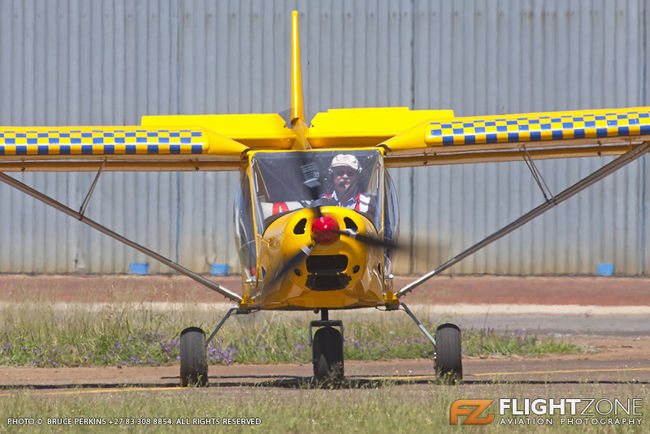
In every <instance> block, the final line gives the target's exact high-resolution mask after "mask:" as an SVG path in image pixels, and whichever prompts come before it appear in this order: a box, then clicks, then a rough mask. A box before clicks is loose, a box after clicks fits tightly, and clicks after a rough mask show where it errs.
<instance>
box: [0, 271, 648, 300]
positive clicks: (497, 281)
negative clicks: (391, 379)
mask: <svg viewBox="0 0 650 434" xmlns="http://www.w3.org/2000/svg"><path fill="white" fill-rule="evenodd" d="M416 278H417V277H416V276H397V277H396V278H395V285H394V287H395V288H396V289H398V288H401V287H403V286H405V285H406V284H407V283H409V282H411V281H413V280H415V279H416ZM210 279H212V280H214V281H215V282H218V283H219V284H221V285H223V286H225V287H226V288H228V289H230V290H233V291H235V292H237V293H241V278H240V277H239V276H225V277H214V276H211V277H210ZM27 300H29V301H60V302H132V301H135V302H140V301H144V302H150V301H157V302H198V303H217V302H224V301H227V300H226V299H225V298H223V297H222V296H221V295H219V294H217V293H215V292H213V291H211V290H209V289H206V288H204V287H202V286H201V285H199V284H198V283H196V282H194V281H193V280H191V279H189V278H187V277H184V276H126V275H105V276H98V275H90V276H67V275H66V276H60V275H54V276H42V275H39V276H30V275H12V274H5V275H0V301H27ZM405 301H406V302H408V303H414V304H454V303H469V304H541V305H567V304H571V305H592V306H650V279H645V278H616V277H502V276H463V277H448V276H440V277H435V278H432V279H430V280H429V281H427V282H426V283H425V284H424V285H422V286H421V287H419V288H417V289H415V290H414V291H412V292H411V293H410V294H408V295H407V296H406V297H405Z"/></svg>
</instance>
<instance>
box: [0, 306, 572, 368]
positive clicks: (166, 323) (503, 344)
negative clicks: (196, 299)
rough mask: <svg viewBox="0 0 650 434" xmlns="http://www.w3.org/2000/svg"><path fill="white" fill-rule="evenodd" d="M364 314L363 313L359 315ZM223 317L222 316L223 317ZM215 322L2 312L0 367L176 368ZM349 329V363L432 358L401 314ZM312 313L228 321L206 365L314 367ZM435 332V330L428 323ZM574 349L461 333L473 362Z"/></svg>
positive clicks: (114, 312) (132, 311)
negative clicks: (186, 341) (193, 339)
mask: <svg viewBox="0 0 650 434" xmlns="http://www.w3.org/2000/svg"><path fill="white" fill-rule="evenodd" d="M359 312H360V311H359ZM218 314H221V312H218ZM218 314H216V313H212V312H208V311H205V310H202V309H199V308H197V307H192V306H191V305H190V306H187V307H184V308H182V309H179V310H168V311H158V310H155V309H154V308H152V307H151V306H149V305H141V306H137V307H123V306H119V305H114V306H110V305H106V306H105V307H101V308H99V309H96V310H92V309H88V308H80V307H76V308H74V307H68V308H65V309H58V308H56V307H55V306H51V305H45V304H19V305H4V306H3V307H2V308H0V365H4V366H39V367H62V366H108V365H112V366H114V365H122V366H160V365H170V364H175V363H177V362H178V356H179V346H180V342H179V338H178V336H179V334H180V331H181V330H182V329H183V328H185V327H186V326H188V325H197V326H199V327H201V328H203V329H204V330H206V331H207V332H208V333H209V332H210V331H211V330H212V328H213V327H214V326H215V324H216V323H217V318H216V317H217V316H218ZM337 317H338V318H342V319H344V326H345V345H344V348H345V358H346V359H352V360H385V359H393V358H428V357H431V356H432V354H431V353H432V346H431V344H430V343H429V342H428V341H427V340H426V338H425V337H424V336H423V335H422V334H421V332H420V331H419V330H418V329H417V327H415V325H414V324H413V323H412V322H411V321H410V319H408V317H406V315H403V314H401V313H399V312H392V313H382V312H373V311H370V312H367V313H355V312H352V313H350V312H347V313H343V312H342V313H340V315H338V316H337ZM313 319H315V315H313V314H307V313H273V312H259V313H256V314H253V315H237V316H235V317H234V318H232V319H230V320H229V321H228V322H227V323H226V325H225V326H224V327H223V328H222V330H221V331H220V332H219V334H218V335H217V338H216V339H215V340H213V341H212V342H211V344H210V346H209V348H208V363H210V364H229V363H283V362H301V363H309V361H310V359H311V356H310V345H309V336H308V324H309V321H310V320H313ZM423 322H424V324H425V326H427V327H428V328H429V329H430V330H432V331H433V330H435V324H434V323H432V322H427V321H423ZM578 351H579V348H577V347H576V346H574V345H570V344H566V343H562V342H560V341H556V340H554V339H552V338H543V339H542V338H538V337H537V336H535V335H526V334H523V333H521V332H520V331H516V330H515V331H513V332H511V333H506V334H503V333H497V332H495V331H494V330H466V331H464V332H463V352H464V354H465V355H469V356H489V355H497V354H500V355H513V354H516V355H524V356H525V355H539V354H544V353H549V352H553V353H565V352H578Z"/></svg>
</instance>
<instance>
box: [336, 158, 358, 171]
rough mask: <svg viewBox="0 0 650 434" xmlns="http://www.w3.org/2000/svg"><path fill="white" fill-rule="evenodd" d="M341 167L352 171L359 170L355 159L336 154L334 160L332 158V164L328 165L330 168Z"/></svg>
mask: <svg viewBox="0 0 650 434" xmlns="http://www.w3.org/2000/svg"><path fill="white" fill-rule="evenodd" d="M341 166H347V167H351V168H352V169H354V170H359V160H357V157H355V156H354V155H351V154H338V155H337V156H335V157H334V158H332V162H331V163H330V167H331V168H334V167H341Z"/></svg>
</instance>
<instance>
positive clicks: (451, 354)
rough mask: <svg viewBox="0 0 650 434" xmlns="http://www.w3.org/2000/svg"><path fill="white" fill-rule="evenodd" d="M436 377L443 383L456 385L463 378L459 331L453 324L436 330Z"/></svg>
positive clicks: (441, 326)
mask: <svg viewBox="0 0 650 434" xmlns="http://www.w3.org/2000/svg"><path fill="white" fill-rule="evenodd" d="M433 366H434V369H435V371H436V375H437V376H438V378H440V379H441V380H442V381H444V382H448V383H456V382H458V381H460V380H462V378H463V364H462V361H461V344H460V329H459V328H458V326H456V325H454V324H449V323H447V324H442V325H440V326H438V329H437V330H436V360H435V363H434V365H433Z"/></svg>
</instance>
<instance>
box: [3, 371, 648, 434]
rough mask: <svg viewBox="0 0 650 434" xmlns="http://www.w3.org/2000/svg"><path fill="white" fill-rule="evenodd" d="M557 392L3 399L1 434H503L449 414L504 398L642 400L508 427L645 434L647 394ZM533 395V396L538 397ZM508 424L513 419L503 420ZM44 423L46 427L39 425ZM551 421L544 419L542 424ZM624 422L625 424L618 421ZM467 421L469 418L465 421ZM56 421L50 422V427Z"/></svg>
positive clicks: (386, 388)
mask: <svg viewBox="0 0 650 434" xmlns="http://www.w3.org/2000/svg"><path fill="white" fill-rule="evenodd" d="M558 387H562V386H554V385H548V384H547V385H521V384H486V385H479V386H478V387H476V386H472V387H470V386H464V385H457V386H437V385H431V384H424V385H394V384H390V383H385V384H384V385H383V386H382V387H378V388H373V389H370V388H358V389H344V390H323V389H311V388H305V389H292V390H286V389H277V388H265V387H247V388H228V389H226V388H219V387H213V388H209V389H175V390H170V391H150V392H143V391H129V390H128V389H126V390H123V391H121V392H119V393H118V392H114V393H86V392H88V391H85V390H80V391H79V393H75V391H65V392H60V393H58V394H57V392H54V393H55V394H48V393H51V392H39V391H12V392H7V393H3V392H0V430H1V431H3V432H19V431H22V432H52V431H55V428H56V427H55V426H53V425H52V424H50V425H48V421H47V419H48V418H50V419H54V418H59V419H65V418H71V419H72V420H71V423H72V426H70V427H68V426H66V427H63V429H61V431H65V432H86V431H88V430H89V428H88V426H84V425H81V424H80V423H79V422H78V421H77V422H76V423H75V421H74V418H95V420H99V421H102V420H104V421H105V422H106V425H101V426H94V427H93V431H96V432H112V431H115V426H113V425H110V424H108V422H109V421H117V422H120V423H121V427H122V428H123V429H126V430H127V431H129V432H154V431H160V428H161V426H160V422H167V423H170V424H169V425H166V426H164V431H165V432H185V431H187V429H188V426H187V425H181V423H189V424H190V425H191V426H190V427H189V428H192V430H193V431H197V432H249V431H257V432H283V433H284V432H290V433H298V432H301V433H302V432H373V433H374V432H443V433H445V432H459V431H463V432H465V431H468V430H469V431H471V432H475V431H477V428H478V429H480V431H481V432H503V430H504V429H503V428H504V427H503V426H502V425H500V424H499V422H500V419H501V417H500V416H499V415H498V407H497V405H496V404H495V403H493V404H491V407H489V408H488V409H487V412H488V413H491V414H495V415H496V417H495V420H494V421H493V422H492V423H491V424H489V425H486V426H483V427H470V426H452V425H450V424H449V410H450V407H451V404H452V403H453V402H454V401H455V400H457V399H472V398H474V399H494V400H498V399H499V398H511V397H515V398H519V399H520V401H521V400H523V399H524V398H531V399H532V398H549V397H553V398H556V399H557V398H559V397H569V396H571V397H576V396H578V397H584V398H588V397H589V398H596V399H600V398H608V399H614V398H619V399H621V400H625V399H627V398H638V399H641V402H642V407H641V408H640V413H642V416H638V417H641V418H642V419H643V424H642V425H641V426H639V425H636V426H613V425H592V424H591V423H590V424H587V425H584V424H583V425H575V424H574V425H567V424H566V423H565V424H561V422H560V417H559V416H557V415H556V416H549V417H550V418H551V419H553V422H552V425H537V424H531V425H526V426H525V427H522V426H515V427H512V426H510V427H507V428H510V429H511V430H517V432H519V430H523V431H521V432H524V431H525V432H549V431H557V432H560V431H561V432H569V433H584V432H586V433H598V432H644V431H645V430H644V428H647V425H646V424H647V422H648V421H647V415H648V414H649V410H650V406H649V403H650V393H649V392H648V388H647V387H643V386H641V385H634V384H619V385H614V386H612V387H609V388H608V389H607V391H604V390H602V388H601V387H599V386H598V385H594V384H576V385H573V386H572V387H571V391H570V392H567V391H566V387H564V389H565V391H564V392H563V391H562V390H561V389H558ZM533 388H534V389H533ZM20 416H24V417H32V418H34V419H35V420H34V425H29V426H25V425H23V426H15V425H9V423H8V422H9V420H8V419H9V418H14V417H20ZM504 417H505V418H511V417H512V415H511V414H510V413H506V414H505V415H504ZM38 418H40V419H41V420H42V425H36V420H37V419H38ZM223 418H253V419H257V420H256V422H259V425H252V426H246V425H239V426H237V425H229V426H225V425H223ZM193 419H202V420H203V421H206V420H208V421H214V420H216V421H219V425H218V426H215V425H199V424H197V422H198V421H194V424H193ZM544 419H546V417H545V418H544ZM619 419H620V418H619ZM461 420H464V418H461ZM51 422H52V421H50V423H51ZM646 432H647V431H646Z"/></svg>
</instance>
